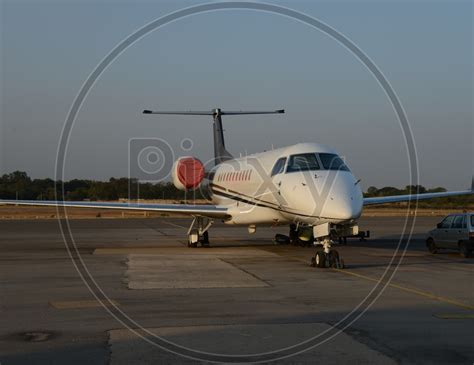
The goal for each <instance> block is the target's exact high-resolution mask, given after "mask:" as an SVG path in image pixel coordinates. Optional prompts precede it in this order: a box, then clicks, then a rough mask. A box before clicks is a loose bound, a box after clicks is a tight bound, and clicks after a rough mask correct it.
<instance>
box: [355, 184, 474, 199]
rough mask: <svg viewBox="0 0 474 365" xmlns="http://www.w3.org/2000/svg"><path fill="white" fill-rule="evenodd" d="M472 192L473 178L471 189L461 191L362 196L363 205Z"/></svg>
mask: <svg viewBox="0 0 474 365" xmlns="http://www.w3.org/2000/svg"><path fill="white" fill-rule="evenodd" d="M471 194H474V179H473V180H472V186H471V190H463V191H446V192H442V193H425V194H408V195H394V196H380V197H373V198H364V206H367V205H375V204H385V203H398V202H406V201H417V200H426V199H435V198H446V197H449V196H459V195H471Z"/></svg>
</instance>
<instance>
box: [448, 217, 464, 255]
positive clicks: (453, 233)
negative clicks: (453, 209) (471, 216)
mask: <svg viewBox="0 0 474 365" xmlns="http://www.w3.org/2000/svg"><path fill="white" fill-rule="evenodd" d="M465 217H466V216H465V215H456V216H454V220H453V224H452V225H451V228H450V229H449V232H448V241H447V245H448V247H449V248H455V249H457V248H458V242H459V241H460V240H462V239H463V236H464V234H463V231H465V229H463V224H464V225H465Z"/></svg>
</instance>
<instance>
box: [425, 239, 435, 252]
mask: <svg viewBox="0 0 474 365" xmlns="http://www.w3.org/2000/svg"><path fill="white" fill-rule="evenodd" d="M426 246H427V247H428V251H430V253H432V254H435V253H437V252H438V249H437V248H436V244H435V241H434V240H433V239H432V238H428V240H427V241H426Z"/></svg>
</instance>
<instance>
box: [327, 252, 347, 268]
mask: <svg viewBox="0 0 474 365" xmlns="http://www.w3.org/2000/svg"><path fill="white" fill-rule="evenodd" d="M330 255H331V256H330V265H331V267H333V268H335V269H344V261H343V260H342V259H341V257H340V256H339V252H337V251H336V250H334V251H331V253H330Z"/></svg>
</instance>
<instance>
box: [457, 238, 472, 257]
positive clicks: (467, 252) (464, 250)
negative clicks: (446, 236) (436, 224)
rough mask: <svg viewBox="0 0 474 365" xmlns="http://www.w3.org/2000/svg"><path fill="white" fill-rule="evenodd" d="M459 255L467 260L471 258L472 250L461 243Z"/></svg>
mask: <svg viewBox="0 0 474 365" xmlns="http://www.w3.org/2000/svg"><path fill="white" fill-rule="evenodd" d="M459 253H460V254H461V256H462V257H464V258H467V257H469V256H471V250H470V249H469V247H468V246H467V244H466V243H464V242H461V243H460V244H459Z"/></svg>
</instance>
